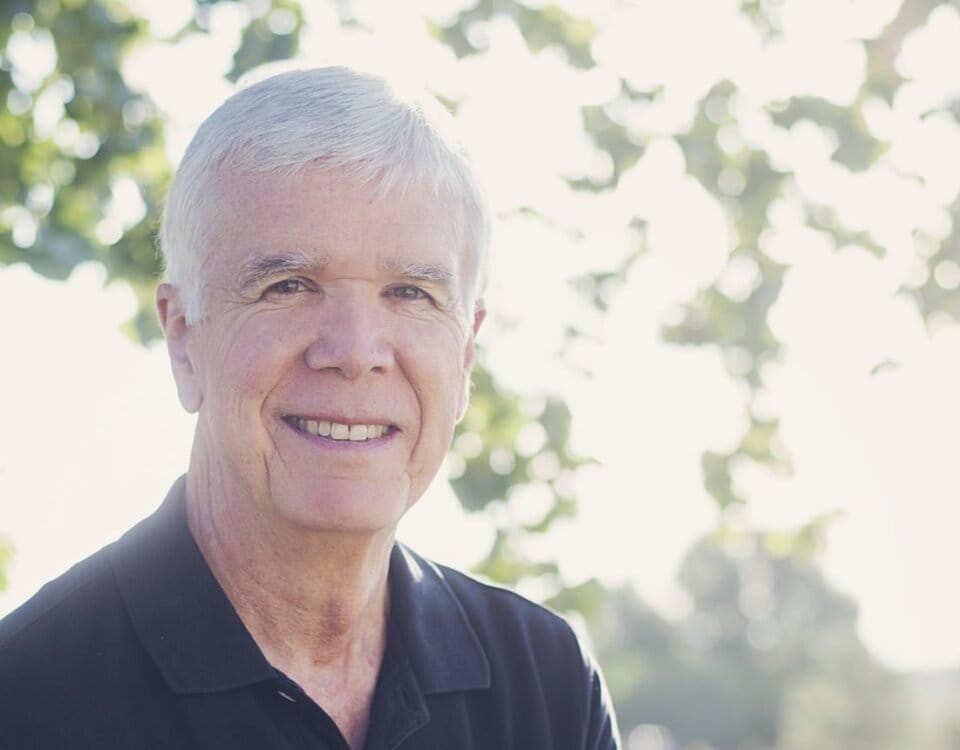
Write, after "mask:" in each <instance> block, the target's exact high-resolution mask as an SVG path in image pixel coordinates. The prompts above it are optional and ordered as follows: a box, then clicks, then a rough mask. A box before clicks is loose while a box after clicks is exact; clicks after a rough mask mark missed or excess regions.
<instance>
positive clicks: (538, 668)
mask: <svg viewBox="0 0 960 750" xmlns="http://www.w3.org/2000/svg"><path fill="white" fill-rule="evenodd" d="M390 587H391V612H390V621H389V625H388V634H387V649H386V653H385V655H384V660H383V665H382V666H381V669H380V674H379V677H378V680H377V687H376V691H375V693H374V699H373V708H372V712H371V723H370V728H369V730H368V736H367V741H366V744H365V748H368V750H387V749H388V748H390V749H392V748H400V749H401V750H414V749H421V748H422V749H427V748H430V749H436V750H472V749H475V750H481V749H483V750H508V749H510V748H515V749H516V750H540V749H541V748H542V749H543V750H564V749H565V748H570V749H571V750H572V749H574V748H576V749H577V750H587V749H589V750H594V749H595V748H596V749H602V750H607V749H608V748H616V747H617V746H618V741H617V739H616V729H615V725H614V721H613V717H612V712H611V710H610V707H609V705H608V703H607V699H606V696H605V693H604V691H603V687H602V683H601V680H600V677H599V674H598V673H597V671H596V669H595V668H594V666H593V664H592V663H591V661H590V660H589V658H587V657H586V656H585V655H584V653H583V651H582V650H581V648H580V646H579V644H578V642H577V639H576V637H575V636H574V634H573V632H572V631H571V629H570V627H569V626H568V625H567V624H566V623H565V622H564V621H563V620H562V619H561V618H559V617H557V616H556V615H554V614H552V613H550V612H548V611H547V610H545V609H543V608H541V607H538V606H537V605H534V604H531V603H530V602H528V601H526V600H525V599H523V598H521V597H519V596H517V595H515V594H512V593H510V592H508V591H506V590H503V589H499V588H496V587H492V586H487V585H484V584H482V583H479V582H477V581H475V580H473V579H471V578H469V577H467V576H465V575H463V574H461V573H458V572H456V571H453V570H450V569H449V568H445V567H442V566H437V565H434V564H433V563H430V562H428V561H426V560H424V559H423V558H420V557H418V556H417V555H415V554H414V553H412V552H411V551H410V550H408V549H406V548H405V547H403V546H402V545H399V544H398V545H396V547H395V548H394V550H393V553H392V557H391V561H390ZM346 747H347V745H346V743H345V741H344V739H343V737H342V736H341V734H340V732H339V731H338V730H337V728H336V726H335V724H334V723H333V721H332V720H331V719H330V718H329V717H328V716H327V714H325V713H324V712H323V710H322V709H321V708H320V707H319V706H317V705H316V703H314V702H313V701H312V700H311V699H310V698H309V697H308V696H307V695H306V694H305V693H303V691H302V690H300V688H299V687H298V686H297V685H296V684H295V683H294V682H293V681H292V680H290V679H288V678H287V677H286V676H285V675H283V674H281V673H280V672H279V671H277V670H275V669H274V668H273V667H272V666H271V665H270V664H269V663H268V662H267V661H266V659H265V658H264V656H263V654H262V653H261V651H260V649H259V648H258V647H257V645H256V643H255V642H254V641H253V639H252V638H251V636H250V634H249V633H248V632H247V630H246V628H245V627H244V625H243V623H242V622H241V620H240V618H239V617H238V616H237V614H236V612H235V611H234V610H233V608H232V606H231V605H230V602H229V600H228V599H227V597H226V595H225V594H224V592H223V590H222V589H221V588H220V585H219V584H218V583H217V581H216V579H215V578H214V576H213V574H212V573H211V572H210V569H209V568H208V566H207V564H206V562H205V560H204V559H203V556H202V555H201V553H200V551H199V549H198V548H197V546H196V544H195V542H194V540H193V537H192V536H191V534H190V531H189V529H188V527H187V524H186V514H185V510H184V501H183V483H182V480H181V481H180V482H178V483H177V484H176V485H175V486H174V488H173V489H172V490H171V492H170V494H169V495H168V497H167V499H166V500H165V501H164V503H163V505H162V506H161V507H160V509H159V510H158V511H157V512H156V513H155V514H153V515H152V516H151V517H149V518H148V519H146V520H145V521H143V522H141V523H140V524H138V525H137V526H135V527H134V528H133V529H131V530H130V531H129V532H128V533H127V534H126V535H124V536H123V537H122V538H121V539H120V540H118V541H117V542H115V543H114V544H112V545H109V546H108V547H105V548H104V549H102V550H101V551H99V552H98V553H96V554H95V555H93V556H92V557H90V558H88V559H87V560H84V561H83V562H81V563H79V564H77V565H76V566H74V567H73V568H72V569H71V570H70V571H68V572H67V573H65V574H64V575H63V576H61V577H60V578H58V579H56V580H55V581H53V582H51V583H49V584H47V585H46V586H45V587H44V588H43V589H41V591H40V592H39V593H38V594H37V595H36V596H35V597H33V598H32V599H31V600H30V601H28V602H27V603H26V604H24V605H23V606H22V607H20V608H19V609H18V610H16V611H15V612H13V613H11V614H10V615H9V616H8V617H6V618H5V619H3V620H2V621H0V748H2V749H3V750H30V749H31V748H43V749H44V750H46V748H70V749H71V750H83V749H84V748H91V749H92V748H97V750H102V749H103V748H131V749H134V748H135V749H137V750H146V749H148V748H176V749H177V750H184V749H189V748H205V749H211V748H229V749H230V750H243V749H244V748H250V749H251V750H253V749H254V748H256V749H257V750H264V749H267V748H269V749H270V750H273V749H277V750H283V749H286V748H316V749H317V750H323V749H325V748H329V749H331V750H332V749H334V748H337V749H341V750H342V749H343V748H346Z"/></svg>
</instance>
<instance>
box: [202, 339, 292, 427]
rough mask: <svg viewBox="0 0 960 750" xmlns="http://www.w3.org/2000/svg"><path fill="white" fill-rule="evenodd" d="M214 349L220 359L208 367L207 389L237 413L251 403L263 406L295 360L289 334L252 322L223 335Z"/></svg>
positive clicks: (214, 359)
mask: <svg viewBox="0 0 960 750" xmlns="http://www.w3.org/2000/svg"><path fill="white" fill-rule="evenodd" d="M212 345H213V347H215V348H216V349H215V351H216V356H215V357H213V358H211V360H210V361H209V363H208V368H207V373H206V377H205V380H206V382H207V384H208V385H207V388H208V390H209V391H210V392H211V393H212V394H215V395H216V394H219V396H220V398H221V399H222V401H223V402H225V403H226V404H229V405H230V406H229V407H228V408H230V409H234V410H240V409H242V407H243V405H245V404H250V403H251V402H252V403H262V402H263V400H264V399H265V398H266V397H267V396H268V395H269V393H270V392H271V391H272V390H273V389H274V388H275V387H276V385H277V384H278V383H279V382H280V381H281V379H282V377H283V374H284V373H285V372H288V371H289V369H290V367H291V365H292V363H293V360H294V358H295V355H294V353H293V350H292V349H291V347H290V343H289V341H288V340H287V334H285V333H284V329H283V327H278V326H270V327H269V328H267V327H265V326H262V325H254V324H253V323H252V322H251V323H248V324H247V325H246V326H240V327H238V328H237V329H235V330H226V331H222V332H220V333H219V339H218V340H217V341H214V342H212ZM247 416H249V415H247Z"/></svg>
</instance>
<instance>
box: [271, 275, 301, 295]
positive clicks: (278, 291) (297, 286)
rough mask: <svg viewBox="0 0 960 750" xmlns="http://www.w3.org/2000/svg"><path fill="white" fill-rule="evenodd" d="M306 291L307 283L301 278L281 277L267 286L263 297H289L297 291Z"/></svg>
mask: <svg viewBox="0 0 960 750" xmlns="http://www.w3.org/2000/svg"><path fill="white" fill-rule="evenodd" d="M305 291H307V285H306V283H304V281H303V280H302V279H281V280H280V281H277V282H275V283H273V284H271V285H270V286H268V287H267V289H266V291H265V292H264V297H267V296H278V297H289V296H290V295H292V294H297V293H298V292H305Z"/></svg>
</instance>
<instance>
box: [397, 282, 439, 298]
mask: <svg viewBox="0 0 960 750" xmlns="http://www.w3.org/2000/svg"><path fill="white" fill-rule="evenodd" d="M390 294H391V295H392V296H394V297H397V298H398V299H406V300H418V299H431V297H430V295H429V294H427V293H426V292H425V291H423V289H421V288H420V287H418V286H411V285H409V284H401V285H400V286H394V287H390Z"/></svg>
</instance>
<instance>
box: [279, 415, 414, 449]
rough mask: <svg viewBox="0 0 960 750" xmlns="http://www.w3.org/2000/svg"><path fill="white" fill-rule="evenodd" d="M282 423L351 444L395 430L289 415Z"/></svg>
mask: <svg viewBox="0 0 960 750" xmlns="http://www.w3.org/2000/svg"><path fill="white" fill-rule="evenodd" d="M283 421H284V422H286V423H287V424H288V425H290V426H291V427H293V429H295V430H297V431H298V432H305V433H307V434H308V435H313V436H315V437H324V438H329V439H330V440H340V441H344V442H353V443H362V442H364V441H366V440H376V439H377V438H381V437H383V436H384V435H389V434H390V433H391V432H395V431H396V430H397V427H396V426H395V425H388V424H343V423H342V422H328V421H327V420H323V419H305V418H303V417H296V416H293V415H290V414H288V415H284V417H283Z"/></svg>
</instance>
